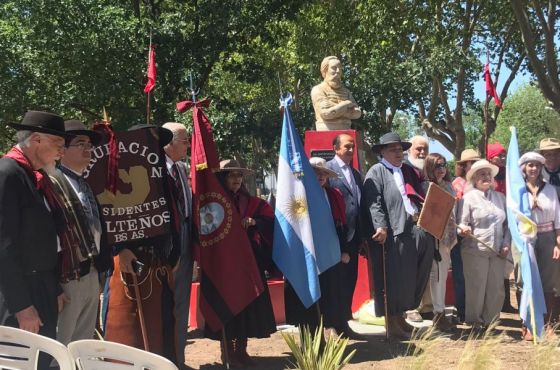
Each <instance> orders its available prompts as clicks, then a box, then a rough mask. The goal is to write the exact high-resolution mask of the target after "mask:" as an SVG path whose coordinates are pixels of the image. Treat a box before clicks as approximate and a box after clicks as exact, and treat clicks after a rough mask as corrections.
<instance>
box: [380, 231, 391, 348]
mask: <svg viewBox="0 0 560 370" xmlns="http://www.w3.org/2000/svg"><path fill="white" fill-rule="evenodd" d="M381 248H383V308H384V309H385V340H386V341H387V342H389V341H390V339H389V319H388V317H389V305H388V303H387V271H386V268H387V263H386V262H385V259H386V255H387V252H386V251H387V250H386V249H385V242H383V243H381Z"/></svg>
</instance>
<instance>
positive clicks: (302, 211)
mask: <svg viewBox="0 0 560 370" xmlns="http://www.w3.org/2000/svg"><path fill="white" fill-rule="evenodd" d="M287 211H288V212H287V213H288V217H290V218H291V219H302V218H304V217H307V216H308V213H307V201H306V199H305V198H302V197H299V198H296V197H293V198H291V199H290V200H289V204H288V209H287Z"/></svg>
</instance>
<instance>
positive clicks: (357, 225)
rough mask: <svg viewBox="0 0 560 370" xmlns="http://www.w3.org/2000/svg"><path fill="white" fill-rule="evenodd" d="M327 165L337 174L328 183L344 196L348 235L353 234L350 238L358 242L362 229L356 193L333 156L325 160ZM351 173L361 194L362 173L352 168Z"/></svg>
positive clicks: (360, 238) (361, 236)
mask: <svg viewBox="0 0 560 370" xmlns="http://www.w3.org/2000/svg"><path fill="white" fill-rule="evenodd" d="M327 167H328V168H329V169H331V170H333V171H334V172H336V174H337V175H338V177H337V178H330V179H329V185H330V186H331V187H333V188H336V189H338V190H340V192H341V193H342V196H343V198H344V204H345V206H346V224H347V226H348V231H347V233H348V235H354V236H353V238H352V240H353V241H357V242H360V241H361V240H362V238H363V235H362V231H363V228H362V226H361V222H362V220H361V217H360V213H361V212H360V203H361V201H360V199H358V195H357V194H354V193H353V192H352V187H351V186H350V184H349V183H348V181H347V180H346V177H345V176H344V173H343V172H342V168H341V167H340V166H339V165H338V162H337V161H336V159H335V158H333V159H331V160H330V161H328V162H327ZM351 169H352V175H353V176H354V182H355V183H356V185H357V186H358V188H359V189H360V194H363V192H364V190H363V184H362V183H363V180H362V175H361V174H360V173H359V172H358V171H356V170H355V169H354V168H352V167H351Z"/></svg>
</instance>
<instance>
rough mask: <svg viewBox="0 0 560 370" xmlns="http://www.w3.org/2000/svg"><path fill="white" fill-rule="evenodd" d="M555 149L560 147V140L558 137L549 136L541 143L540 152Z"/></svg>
mask: <svg viewBox="0 0 560 370" xmlns="http://www.w3.org/2000/svg"><path fill="white" fill-rule="evenodd" d="M555 149H560V140H558V139H554V138H551V137H547V138H546V139H542V140H541V142H540V143H539V152H542V151H545V150H555Z"/></svg>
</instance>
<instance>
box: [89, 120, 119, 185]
mask: <svg viewBox="0 0 560 370" xmlns="http://www.w3.org/2000/svg"><path fill="white" fill-rule="evenodd" d="M93 130H94V131H98V132H100V133H102V134H103V135H105V137H106V138H107V145H109V156H108V158H107V189H108V190H109V191H110V192H111V193H113V194H115V192H116V191H117V178H118V171H119V165H118V160H119V145H118V143H117V137H116V135H115V132H114V131H113V127H112V126H111V124H110V123H108V122H98V123H95V124H94V125H93Z"/></svg>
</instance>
